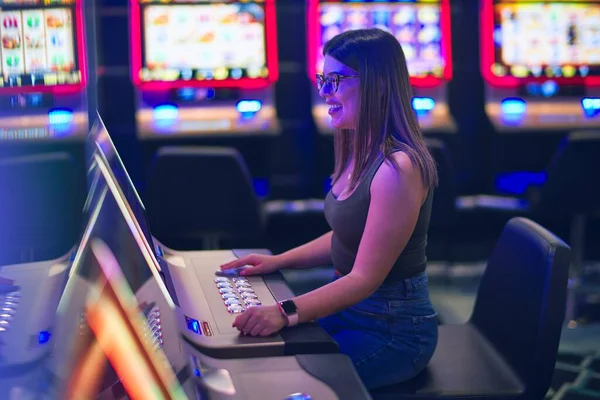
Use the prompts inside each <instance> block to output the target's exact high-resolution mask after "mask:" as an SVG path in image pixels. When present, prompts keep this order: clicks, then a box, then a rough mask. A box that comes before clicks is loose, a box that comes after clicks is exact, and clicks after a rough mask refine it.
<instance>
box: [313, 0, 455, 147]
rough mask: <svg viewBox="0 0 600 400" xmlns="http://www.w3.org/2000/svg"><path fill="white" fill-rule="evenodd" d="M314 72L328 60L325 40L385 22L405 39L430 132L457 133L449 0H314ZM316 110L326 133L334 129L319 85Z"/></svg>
mask: <svg viewBox="0 0 600 400" xmlns="http://www.w3.org/2000/svg"><path fill="white" fill-rule="evenodd" d="M307 18H308V20H307V29H308V40H307V43H308V46H307V47H308V74H309V78H310V79H311V80H312V81H313V82H314V83H316V78H315V75H316V74H317V73H320V72H321V70H322V66H323V59H324V57H323V54H322V52H323V46H324V44H325V43H326V42H327V41H328V40H329V39H331V38H332V37H333V36H335V35H337V34H339V33H341V32H343V31H346V30H351V29H361V28H374V27H377V28H381V29H384V30H386V31H388V32H390V33H392V34H393V35H394V36H395V37H396V38H397V39H398V41H399V42H400V44H401V45H402V49H403V51H404V55H405V57H406V61H407V64H408V70H409V74H410V82H411V84H412V86H413V91H414V93H413V94H414V97H413V104H412V105H413V109H414V110H415V112H416V113H417V116H418V118H419V124H420V125H421V128H422V130H423V131H424V132H435V133H454V132H456V124H455V121H454V119H453V117H452V116H451V114H450V111H449V107H448V103H447V84H448V82H449V81H450V80H451V79H452V58H451V37H450V34H451V32H450V4H449V0H415V1H410V2H407V1H402V0H388V1H377V0H365V1H354V0H309V1H308V10H307ZM312 114H313V118H314V121H315V124H316V126H317V129H318V131H319V132H320V133H322V134H326V135H327V134H332V133H333V131H332V128H331V126H330V117H329V115H328V107H327V105H326V104H325V102H324V101H323V99H322V98H321V97H320V96H319V93H318V90H317V89H316V86H315V88H314V89H313V108H312Z"/></svg>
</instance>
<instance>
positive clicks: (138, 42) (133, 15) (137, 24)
mask: <svg viewBox="0 0 600 400" xmlns="http://www.w3.org/2000/svg"><path fill="white" fill-rule="evenodd" d="M129 7H130V11H129V15H130V21H129V40H130V42H131V43H130V46H129V47H130V48H131V80H132V81H133V84H134V85H136V86H140V85H141V84H142V80H141V79H140V71H141V70H142V16H141V10H140V5H139V3H138V1H137V0H129Z"/></svg>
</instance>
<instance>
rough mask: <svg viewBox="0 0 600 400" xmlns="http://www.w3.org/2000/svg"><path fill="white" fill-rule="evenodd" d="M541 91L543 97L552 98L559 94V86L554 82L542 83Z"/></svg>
mask: <svg viewBox="0 0 600 400" xmlns="http://www.w3.org/2000/svg"><path fill="white" fill-rule="evenodd" d="M540 89H541V90H542V95H544V96H545V97H552V96H554V95H555V94H556V92H558V84H557V83H556V82H554V81H546V82H544V83H542V86H541V88H540Z"/></svg>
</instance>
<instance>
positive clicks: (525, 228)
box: [470, 218, 570, 398]
mask: <svg viewBox="0 0 600 400" xmlns="http://www.w3.org/2000/svg"><path fill="white" fill-rule="evenodd" d="M569 262H570V248H569V246H567V245H566V244H565V243H564V242H563V241H562V240H561V239H559V238H558V237H556V236H555V235H554V234H552V233H551V232H549V231H548V230H546V229H545V228H543V227H542V226H540V225H539V224H537V223H535V222H533V221H531V220H528V219H525V218H513V219H511V220H510V221H509V222H508V224H507V225H506V227H505V228H504V230H503V232H502V234H501V236H500V239H499V240H498V242H497V244H496V247H495V249H494V251H493V253H492V256H491V258H490V259H489V262H488V265H487V268H486V271H485V273H484V275H483V277H482V280H481V283H480V287H479V291H478V294H477V300H476V303H475V307H474V310H473V314H472V316H471V320H470V323H472V324H473V325H475V326H476V327H477V329H478V330H479V331H480V332H481V333H482V334H483V335H484V336H485V337H486V338H487V340H489V342H490V343H491V344H492V345H493V346H494V347H495V348H496V350H497V351H498V352H499V353H500V354H501V355H502V356H503V358H504V359H505V360H506V361H507V362H508V364H509V365H510V366H511V367H512V368H513V370H514V371H515V372H516V373H517V375H518V376H519V378H520V379H521V380H522V382H523V384H524V386H525V388H526V393H527V395H526V396H524V397H523V398H543V397H544V396H545V394H546V390H547V389H548V387H549V385H550V382H551V379H552V374H553V371H554V364H555V362H556V355H557V351H558V344H559V340H560V336H561V329H562V327H563V322H564V316H565V307H566V306H565V304H566V292H567V281H568V274H569Z"/></svg>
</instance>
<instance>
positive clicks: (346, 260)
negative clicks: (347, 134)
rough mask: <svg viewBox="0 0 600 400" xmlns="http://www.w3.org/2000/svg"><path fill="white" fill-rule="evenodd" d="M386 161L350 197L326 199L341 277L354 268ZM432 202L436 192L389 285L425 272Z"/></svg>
mask: <svg viewBox="0 0 600 400" xmlns="http://www.w3.org/2000/svg"><path fill="white" fill-rule="evenodd" d="M383 161H384V158H383V156H380V157H378V158H377V159H376V160H375V162H374V163H373V165H372V166H371V167H370V168H369V169H368V170H367V171H366V173H365V175H364V176H363V178H362V179H361V180H360V182H359V183H358V185H357V186H356V188H355V190H354V192H353V193H352V194H351V195H350V197H348V198H345V199H343V200H338V199H336V198H335V196H334V194H333V192H332V191H331V190H330V191H329V193H328V194H327V197H325V218H326V219H327V222H328V223H329V226H330V227H331V229H332V230H333V236H332V238H331V258H332V261H333V266H334V268H335V269H336V270H337V272H338V273H339V274H341V275H346V274H348V273H349V272H350V271H351V270H352V266H353V265H354V261H355V259H356V254H357V253H358V245H359V244H360V239H361V238H362V234H363V231H364V229H365V223H366V221H367V213H368V212H369V204H370V202H371V182H372V180H373V177H374V176H375V173H376V172H377V170H378V169H379V167H380V166H381V164H382V163H383ZM432 200H433V190H429V193H428V195H427V199H426V200H425V202H424V203H423V205H422V206H421V210H420V211H419V218H418V220H417V224H416V226H415V229H414V231H413V233H412V235H411V237H410V239H409V240H408V243H407V244H406V247H405V248H404V250H403V251H402V253H401V254H400V256H399V257H398V259H397V260H396V262H395V263H394V266H393V267H392V270H391V271H390V273H389V274H388V276H387V278H386V280H385V281H386V282H392V281H397V280H400V279H405V278H410V277H412V276H414V275H417V274H419V273H421V272H423V271H425V265H426V262H427V256H426V254H425V249H426V247H427V229H428V227H429V218H430V216H431V203H432ZM398 207H402V204H398Z"/></svg>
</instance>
